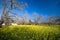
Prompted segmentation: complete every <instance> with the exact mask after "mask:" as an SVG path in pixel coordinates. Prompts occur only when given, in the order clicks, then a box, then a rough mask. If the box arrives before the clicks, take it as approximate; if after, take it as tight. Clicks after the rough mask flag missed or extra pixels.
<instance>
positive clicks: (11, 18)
mask: <svg viewBox="0 0 60 40" xmlns="http://www.w3.org/2000/svg"><path fill="white" fill-rule="evenodd" d="M26 6H27V4H26V3H23V2H22V3H20V2H17V1H16V0H2V16H1V20H0V27H2V24H3V23H5V25H7V26H8V25H11V23H17V24H35V25H37V24H49V25H50V24H60V17H56V16H48V18H44V19H46V21H44V19H43V16H40V15H38V14H37V13H34V14H33V18H32V19H31V18H30V17H29V16H28V14H24V15H22V16H21V15H18V14H14V13H12V12H11V10H12V9H19V10H23V8H24V7H26ZM9 13H10V14H9ZM43 21H44V22H43Z"/></svg>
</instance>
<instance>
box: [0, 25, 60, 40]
mask: <svg viewBox="0 0 60 40" xmlns="http://www.w3.org/2000/svg"><path fill="white" fill-rule="evenodd" d="M0 40H60V25H54V26H53V25H51V26H48V25H44V26H39V25H15V26H9V27H5V26H3V28H0Z"/></svg>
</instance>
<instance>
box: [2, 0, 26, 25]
mask: <svg viewBox="0 0 60 40" xmlns="http://www.w3.org/2000/svg"><path fill="white" fill-rule="evenodd" d="M2 5H3V6H2V16H1V20H2V24H3V23H5V25H9V16H8V14H9V12H10V10H12V9H19V10H22V8H23V7H25V6H26V5H27V4H26V3H19V2H17V1H15V0H2ZM2 24H1V25H2Z"/></svg>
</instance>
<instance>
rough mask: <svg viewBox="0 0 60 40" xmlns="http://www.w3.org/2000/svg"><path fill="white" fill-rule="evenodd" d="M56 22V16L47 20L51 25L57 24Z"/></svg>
mask: <svg viewBox="0 0 60 40" xmlns="http://www.w3.org/2000/svg"><path fill="white" fill-rule="evenodd" d="M55 20H56V18H55V16H52V15H51V16H49V17H48V19H47V21H48V24H49V25H53V24H55V23H56V21H55Z"/></svg>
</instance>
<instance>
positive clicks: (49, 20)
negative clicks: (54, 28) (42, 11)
mask: <svg viewBox="0 0 60 40" xmlns="http://www.w3.org/2000/svg"><path fill="white" fill-rule="evenodd" d="M14 17H15V18H12V20H13V23H17V24H19V25H20V24H34V25H40V24H48V25H54V24H55V25H56V24H60V16H54V15H50V16H47V17H44V16H41V15H38V13H33V16H32V18H30V17H29V15H28V14H27V13H26V14H24V15H17V14H16V16H14Z"/></svg>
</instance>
